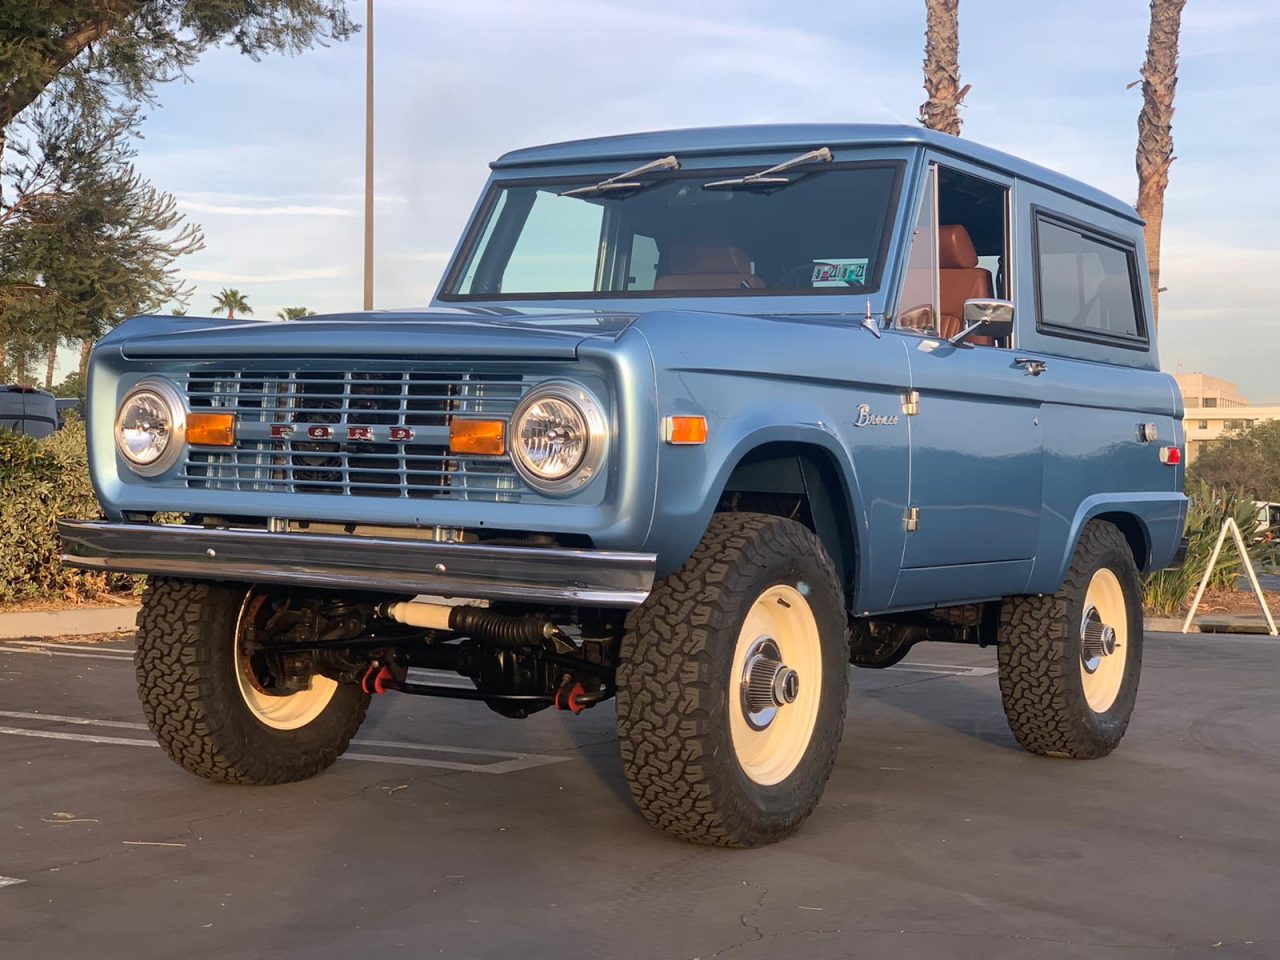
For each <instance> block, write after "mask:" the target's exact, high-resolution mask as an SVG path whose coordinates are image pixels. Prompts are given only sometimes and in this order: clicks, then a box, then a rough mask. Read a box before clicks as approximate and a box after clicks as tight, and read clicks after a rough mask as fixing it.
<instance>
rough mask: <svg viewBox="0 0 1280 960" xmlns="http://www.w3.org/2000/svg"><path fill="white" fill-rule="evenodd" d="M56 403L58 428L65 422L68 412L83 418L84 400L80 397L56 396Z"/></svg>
mask: <svg viewBox="0 0 1280 960" xmlns="http://www.w3.org/2000/svg"><path fill="white" fill-rule="evenodd" d="M57 404H58V427H59V429H61V428H62V426H63V425H64V424H65V423H66V420H67V414H68V413H71V414H74V415H75V416H77V417H79V418H81V419H83V418H84V400H83V399H81V398H80V397H58V398H57Z"/></svg>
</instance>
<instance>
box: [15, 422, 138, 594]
mask: <svg viewBox="0 0 1280 960" xmlns="http://www.w3.org/2000/svg"><path fill="white" fill-rule="evenodd" d="M100 516H101V512H100V510H99V507H98V502H97V500H96V499H94V496H93V489H92V487H91V486H90V484H89V465H88V457H87V454H86V451H85V431H84V424H82V423H81V422H80V421H79V420H75V419H69V420H68V423H67V426H66V427H65V428H64V429H62V430H59V431H58V432H57V433H55V434H54V435H53V436H51V437H48V438H46V439H44V440H32V439H31V438H30V437H26V436H21V435H19V434H16V433H10V432H9V431H6V430H0V604H10V603H20V602H23V601H29V600H57V599H66V600H82V599H88V598H91V597H93V596H95V595H97V594H99V593H102V592H103V591H104V590H108V589H110V590H122V589H123V590H128V589H130V588H132V586H133V584H134V581H135V578H133V577H127V576H122V575H117V574H111V575H107V574H100V573H86V572H83V571H79V570H72V569H69V568H66V567H63V566H62V563H61V562H60V560H59V545H58V527H57V522H58V520H59V518H91V517H100Z"/></svg>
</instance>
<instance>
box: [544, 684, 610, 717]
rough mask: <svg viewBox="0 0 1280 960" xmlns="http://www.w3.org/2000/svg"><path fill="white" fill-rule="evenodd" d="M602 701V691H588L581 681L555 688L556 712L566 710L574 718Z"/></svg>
mask: <svg viewBox="0 0 1280 960" xmlns="http://www.w3.org/2000/svg"><path fill="white" fill-rule="evenodd" d="M603 699H604V691H603V690H594V691H592V690H588V689H587V688H586V687H584V686H583V685H582V683H581V681H573V682H571V683H566V684H564V685H563V686H561V687H559V688H557V690H556V695H555V705H556V709H557V710H568V711H569V712H570V713H572V714H574V715H575V716H576V715H577V714H579V713H581V712H582V711H583V710H585V709H587V707H594V706H595V705H596V704H597V703H599V702H600V701H601V700H603Z"/></svg>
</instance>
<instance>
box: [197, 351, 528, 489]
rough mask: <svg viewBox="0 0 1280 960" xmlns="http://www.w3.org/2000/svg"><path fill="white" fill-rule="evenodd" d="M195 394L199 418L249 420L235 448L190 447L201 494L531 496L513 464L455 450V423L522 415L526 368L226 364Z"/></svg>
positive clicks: (205, 374) (205, 373)
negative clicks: (212, 414)
mask: <svg viewBox="0 0 1280 960" xmlns="http://www.w3.org/2000/svg"><path fill="white" fill-rule="evenodd" d="M185 387H186V394H187V402H188V404H189V405H190V407H191V410H192V411H193V412H200V411H204V410H208V411H214V410H216V411H219V412H233V413H235V414H236V417H237V420H236V446H235V447H234V448H230V449H228V448H222V447H200V446H192V447H190V448H189V450H188V452H187V459H186V462H185V464H184V469H183V473H182V477H183V479H184V480H185V481H186V484H187V486H189V487H193V488H199V489H206V490H242V491H255V492H278V493H293V492H297V493H318V494H333V495H341V496H354V497H408V498H418V499H421V498H446V499H452V500H488V501H496V500H517V499H519V495H520V492H521V491H522V490H524V489H525V488H524V484H523V482H522V481H521V480H520V478H519V475H518V474H517V473H516V471H515V468H514V467H512V465H511V463H510V461H509V460H507V458H505V457H501V458H498V457H492V458H490V457H468V456H459V455H457V454H452V453H450V452H449V421H450V420H451V419H452V418H453V417H455V416H483V417H492V418H503V419H506V418H509V417H510V416H511V414H512V413H513V412H514V410H515V406H516V404H517V403H518V402H519V400H520V397H521V396H522V395H523V394H524V391H525V389H526V384H525V382H524V379H523V377H522V376H521V375H520V374H518V373H515V372H511V371H505V370H500V369H487V368H486V369H471V370H465V371H457V370H445V369H438V368H437V369H433V368H430V367H422V368H419V367H414V368H412V369H407V370H406V369H394V368H390V367H387V368H383V367H381V366H376V367H375V366H372V365H371V366H369V367H367V368H351V367H349V366H347V365H344V368H342V369H333V370H328V371H324V370H307V371H299V370H290V369H281V368H274V369H266V368H263V369H243V368H232V367H227V368H221V367H219V368H210V369H200V370H193V371H191V372H190V373H189V374H188V375H187V377H186V384H185Z"/></svg>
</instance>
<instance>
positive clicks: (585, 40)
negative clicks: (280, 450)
mask: <svg viewBox="0 0 1280 960" xmlns="http://www.w3.org/2000/svg"><path fill="white" fill-rule="evenodd" d="M375 6H376V10H375V17H376V22H375V32H374V38H375V47H376V109H375V116H376V121H377V135H376V164H375V167H376V179H375V184H376V198H377V199H376V217H375V221H376V287H375V305H376V306H377V307H379V308H395V307H412V306H421V305H424V304H426V303H427V302H428V301H429V300H430V298H431V296H432V294H433V293H434V290H435V286H436V282H437V281H438V279H439V276H440V273H441V271H442V270H443V268H444V266H445V263H446V261H447V259H448V257H449V255H450V254H451V252H452V250H453V246H454V243H455V241H456V239H457V236H458V235H459V233H460V231H461V230H462V228H463V227H464V225H465V224H466V221H467V218H468V217H469V215H470V212H471V209H472V206H473V205H474V203H475V200H476V198H477V197H478V195H479V192H480V190H481V188H482V186H483V184H484V181H485V178H486V176H487V174H488V172H489V171H488V162H489V161H490V160H492V159H493V158H495V157H496V156H498V155H499V154H501V153H503V152H505V151H507V150H509V149H512V148H516V147H521V146H528V145H532V144H536V143H543V142H550V141H556V140H565V139H574V138H579V137H587V136H598V135H605V134H612V133H625V132H630V131H636V130H652V129H664V128H677V127H688V126H701V125H715V124H728V123H755V122H774V121H815V122H819V121H846V122H899V123H914V122H915V118H916V115H917V112H918V109H919V105H920V102H921V100H922V99H923V97H924V94H923V90H922V88H921V60H922V57H923V42H924V41H923V33H924V2H923V0H918V2H913V0H897V2H885V0H841V2H840V3H830V2H829V0H826V2H821V3H819V2H812V0H792V2H790V3H786V4H778V3H776V2H774V0H632V2H629V3H622V2H616V0H609V2H596V0H376V5H375ZM352 12H353V15H355V16H357V17H358V18H359V19H363V16H364V4H363V3H358V4H353V5H352ZM1147 17H1148V11H1147V4H1146V3H1145V2H1142V0H1040V2H1027V0H1024V2H1022V3H1010V2H1008V0H963V3H962V4H961V9H960V71H961V76H962V82H963V83H969V84H972V90H971V91H970V93H969V95H968V97H967V100H966V104H967V105H966V106H965V107H964V110H963V114H962V116H963V119H964V131H963V135H964V136H965V137H967V138H969V139H973V140H976V141H979V142H981V143H985V144H987V145H989V146H993V147H997V148H999V149H1002V150H1006V151H1008V152H1010V153H1014V154H1017V155H1019V156H1023V157H1026V158H1028V159H1030V160H1034V161H1036V162H1038V163H1041V164H1044V165H1045V166H1048V167H1052V168H1054V169H1057V170H1060V171H1062V172H1064V173H1067V174H1070V175H1072V176H1075V177H1077V178H1079V179H1081V180H1084V181H1086V182H1088V183H1091V184H1093V185H1095V186H1098V187H1101V188H1102V189H1104V190H1107V191H1109V192H1111V193H1113V194H1115V195H1116V196H1118V197H1120V198H1122V199H1124V200H1126V201H1128V202H1133V200H1134V198H1135V196H1136V191H1137V177H1136V174H1135V173H1134V160H1133V155H1134V146H1135V141H1136V118H1137V113H1138V110H1139V108H1140V106H1141V93H1140V90H1139V89H1138V88H1136V87H1135V88H1134V89H1129V90H1126V89H1125V88H1126V85H1127V84H1129V83H1130V82H1132V81H1134V80H1136V79H1138V77H1139V68H1140V66H1141V63H1142V59H1143V55H1144V51H1145V46H1146V32H1147ZM1278 51H1280V3H1276V2H1275V0H1190V2H1189V3H1188V5H1187V10H1186V14H1185V16H1184V23H1183V31H1182V66H1181V71H1180V75H1179V83H1178V93H1177V102H1176V108H1177V112H1176V115H1175V118H1174V141H1175V154H1176V156H1177V160H1176V161H1175V163H1174V165H1173V171H1172V180H1171V184H1170V187H1169V192H1168V194H1167V206H1166V213H1165V225H1164V254H1163V256H1164V263H1163V276H1162V283H1163V285H1164V286H1166V287H1167V292H1166V293H1165V294H1164V296H1163V298H1162V301H1161V318H1160V319H1161V324H1160V351H1161V359H1162V363H1163V365H1164V367H1165V369H1167V370H1169V371H1170V372H1175V371H1178V370H1183V371H1187V372H1190V371H1195V370H1199V371H1203V372H1205V373H1209V374H1213V375H1215V376H1221V377H1224V378H1226V379H1230V380H1235V381H1236V382H1237V383H1239V385H1240V386H1241V388H1242V389H1243V391H1244V392H1245V394H1246V396H1248V397H1249V398H1250V399H1251V400H1253V401H1255V402H1263V401H1268V400H1270V401H1280V303H1278V301H1280V231H1277V228H1276V225H1277V224H1280V184H1278V180H1280V159H1277V158H1280V80H1278V79H1277V75H1276V73H1275V69H1274V61H1275V58H1276V56H1277V52H1278ZM160 97H161V106H160V107H159V108H157V109H153V110H152V111H151V112H150V115H149V116H148V118H147V120H146V122H145V124H144V126H143V133H144V136H145V139H144V141H143V142H141V143H140V144H139V157H138V161H137V166H138V168H139V170H140V172H141V173H142V174H143V175H145V176H147V177H148V178H150V179H151V180H152V182H153V183H154V184H155V185H156V186H157V187H159V188H161V189H163V190H167V191H169V192H171V193H173V194H174V195H175V196H176V198H177V200H178V202H179V205H180V207H181V209H182V210H183V212H184V213H186V214H187V215H188V216H189V217H190V218H191V219H192V220H194V221H196V222H198V223H200V224H202V225H203V227H204V231H205V235H206V238H207V246H206V248H205V249H204V250H203V251H201V252H200V253H198V254H195V255H193V256H190V257H187V258H184V259H183V261H181V264H180V268H181V272H182V275H183V276H184V277H185V278H186V279H187V280H188V281H189V282H190V283H191V284H193V285H194V287H195V295H194V297H193V299H192V302H191V308H190V309H191V313H192V314H205V313H210V312H211V311H212V298H213V295H214V294H215V293H216V292H217V291H218V290H219V289H220V288H222V287H223V286H231V287H236V288H238V289H239V290H241V291H242V292H243V293H245V294H246V295H247V297H248V300H249V303H250V305H251V306H252V307H253V310H254V315H255V316H256V317H259V318H270V317H273V316H274V315H275V313H276V311H277V310H279V309H280V308H281V307H283V306H288V305H301V306H307V307H310V308H311V309H313V310H317V311H319V312H322V313H323V312H329V311H335V310H348V309H358V308H359V306H360V302H361V295H362V273H361V270H362V255H363V247H362V236H363V234H362V190H363V158H364V154H363V132H364V113H363V110H364V36H363V34H361V35H358V36H357V37H356V38H354V39H353V40H351V41H348V42H346V43H341V44H335V45H332V46H330V47H328V48H321V49H314V50H311V51H308V52H306V53H304V54H302V55H301V56H298V57H272V58H264V59H263V60H261V61H259V62H254V61H252V60H249V59H247V58H245V57H242V56H240V55H238V54H236V53H234V52H231V51H226V50H213V51H210V52H209V53H208V54H206V56H205V57H204V58H203V59H202V60H201V61H200V63H199V64H197V65H196V66H195V68H194V69H192V70H191V72H190V80H189V81H188V82H181V81H180V82H176V83H173V84H170V85H168V86H166V87H165V88H163V89H162V90H161V91H160Z"/></svg>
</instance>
